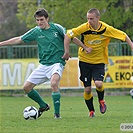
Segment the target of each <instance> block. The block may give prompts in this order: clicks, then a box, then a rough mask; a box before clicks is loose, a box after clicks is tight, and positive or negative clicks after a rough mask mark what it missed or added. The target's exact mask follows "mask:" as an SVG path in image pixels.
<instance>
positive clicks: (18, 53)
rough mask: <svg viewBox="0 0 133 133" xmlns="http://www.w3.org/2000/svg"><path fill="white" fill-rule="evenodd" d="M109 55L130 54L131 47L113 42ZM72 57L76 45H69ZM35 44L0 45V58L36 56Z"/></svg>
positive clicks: (76, 52) (75, 51)
mask: <svg viewBox="0 0 133 133" xmlns="http://www.w3.org/2000/svg"><path fill="white" fill-rule="evenodd" d="M108 51H109V56H126V55H128V56H129V55H132V53H131V48H130V46H129V45H127V43H121V42H115V43H110V44H109V48H108ZM70 53H71V56H72V57H77V56H78V46H77V45H75V44H71V45H70ZM37 57H38V49H37V45H13V46H2V47H0V59H15V58H16V59H17V58H37Z"/></svg>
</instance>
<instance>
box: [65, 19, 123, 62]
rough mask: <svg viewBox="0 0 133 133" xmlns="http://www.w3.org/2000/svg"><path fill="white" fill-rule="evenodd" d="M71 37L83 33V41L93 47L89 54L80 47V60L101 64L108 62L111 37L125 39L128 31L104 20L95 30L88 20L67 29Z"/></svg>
mask: <svg viewBox="0 0 133 133" xmlns="http://www.w3.org/2000/svg"><path fill="white" fill-rule="evenodd" d="M67 35H68V36H69V37H70V38H73V37H75V36H78V35H81V41H82V42H83V43H84V44H85V45H86V46H87V47H91V48H92V52H91V53H89V54H87V53H86V51H85V50H84V49H83V48H81V47H79V50H78V57H79V60H80V61H83V62H87V63H91V64H99V63H104V64H107V63H108V44H109V42H110V39H111V38H116V39H120V40H122V41H125V39H126V33H125V32H123V31H120V30H118V29H116V28H114V27H112V26H110V25H108V24H106V23H104V22H102V21H100V25H99V27H98V29H97V30H94V29H93V28H92V27H91V26H90V24H89V23H88V22H86V23H84V24H82V25H80V26H78V27H77V28H73V29H71V30H68V31H67Z"/></svg>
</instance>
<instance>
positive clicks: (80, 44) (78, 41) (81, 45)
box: [72, 37, 92, 53]
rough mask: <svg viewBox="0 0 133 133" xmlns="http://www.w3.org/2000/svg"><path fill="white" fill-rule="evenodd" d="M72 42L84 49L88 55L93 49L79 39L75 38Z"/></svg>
mask: <svg viewBox="0 0 133 133" xmlns="http://www.w3.org/2000/svg"><path fill="white" fill-rule="evenodd" d="M72 41H73V42H74V43H75V44H76V45H77V46H79V47H82V48H83V49H84V50H85V51H86V53H91V51H92V48H91V47H87V46H86V45H85V44H83V43H82V42H81V41H80V40H79V39H78V38H77V37H74V38H73V39H72Z"/></svg>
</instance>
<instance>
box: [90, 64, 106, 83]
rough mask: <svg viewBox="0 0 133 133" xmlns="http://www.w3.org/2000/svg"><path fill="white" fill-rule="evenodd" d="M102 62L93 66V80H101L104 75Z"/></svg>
mask: <svg viewBox="0 0 133 133" xmlns="http://www.w3.org/2000/svg"><path fill="white" fill-rule="evenodd" d="M104 66H105V65H104V64H103V63H101V64H96V65H94V66H93V70H92V77H93V80H94V81H103V79H104V75H105V69H104Z"/></svg>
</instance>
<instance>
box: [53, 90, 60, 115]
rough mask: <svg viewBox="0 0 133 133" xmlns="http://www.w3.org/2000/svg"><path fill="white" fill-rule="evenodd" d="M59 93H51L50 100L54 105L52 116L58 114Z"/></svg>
mask: <svg viewBox="0 0 133 133" xmlns="http://www.w3.org/2000/svg"><path fill="white" fill-rule="evenodd" d="M60 98H61V94H60V92H52V99H53V104H54V114H60Z"/></svg>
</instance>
